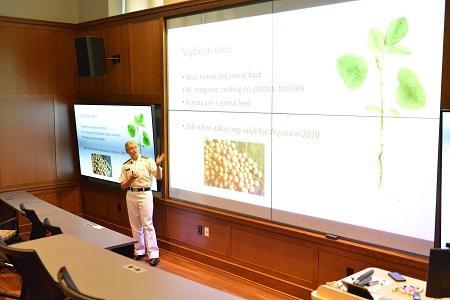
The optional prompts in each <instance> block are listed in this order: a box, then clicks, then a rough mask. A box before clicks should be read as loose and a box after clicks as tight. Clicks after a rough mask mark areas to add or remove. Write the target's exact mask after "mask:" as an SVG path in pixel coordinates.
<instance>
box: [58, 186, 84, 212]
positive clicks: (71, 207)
mask: <svg viewBox="0 0 450 300" xmlns="http://www.w3.org/2000/svg"><path fill="white" fill-rule="evenodd" d="M57 197H58V206H59V207H61V208H62V209H64V210H67V211H70V212H72V213H74V214H81V201H80V189H79V188H78V187H77V188H72V189H64V190H61V191H58V192H57Z"/></svg>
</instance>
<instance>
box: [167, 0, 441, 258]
mask: <svg viewBox="0 0 450 300" xmlns="http://www.w3.org/2000/svg"><path fill="white" fill-rule="evenodd" d="M299 2H301V1H276V2H273V3H271V2H265V3H260V4H256V5H251V6H244V7H239V8H234V9H227V10H223V11H219V12H208V13H205V14H201V15H194V16H188V17H185V18H176V19H171V20H168V26H167V27H168V35H167V38H168V86H169V102H168V106H169V139H170V141H169V147H170V148H169V150H170V157H171V160H170V175H169V176H170V183H169V188H170V190H169V193H170V197H172V198H177V199H181V200H187V201H192V202H197V203H200V204H205V205H210V206H215V207H219V208H222V209H226V210H232V211H237V212H240V213H245V214H249V215H254V216H257V217H263V218H268V219H272V220H274V221H277V222H282V223H287V224H292V225H295V226H299V227H303V228H309V229H311V230H315V231H320V232H324V233H333V234H336V235H338V236H343V237H347V238H351V239H357V240H364V241H368V242H373V243H376V244H380V245H383V246H387V247H391V248H397V249H402V250H405V251H409V252H414V253H421V254H428V249H429V248H430V247H432V245H433V240H434V219H435V202H434V201H433V199H435V194H436V174H437V170H436V167H437V153H438V152H437V151H438V138H439V136H438V129H439V110H440V93H441V66H442V48H443V29H444V12H445V7H444V3H445V1H442V0H440V1H433V2H432V3H430V2H429V1H406V0H397V1H387V0H381V1H375V0H372V1H371V0H360V1H339V3H331V2H336V1H330V4H328V5H327V4H326V2H327V1H321V3H322V5H320V6H314V7H306V4H301V3H299ZM309 5H311V4H309ZM324 20H326V21H324ZM187 145H188V146H187ZM430 200H431V201H430ZM405 222H406V223H407V224H408V226H404V224H405Z"/></svg>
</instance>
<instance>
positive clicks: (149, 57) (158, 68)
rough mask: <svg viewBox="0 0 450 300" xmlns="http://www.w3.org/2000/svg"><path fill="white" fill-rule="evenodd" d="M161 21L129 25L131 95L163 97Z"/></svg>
mask: <svg viewBox="0 0 450 300" xmlns="http://www.w3.org/2000/svg"><path fill="white" fill-rule="evenodd" d="M162 32H163V21H162V20H161V19H154V20H150V21H145V22H140V23H131V24H130V43H131V85H132V93H135V94H145V93H146V94H157V95H160V101H161V103H162V96H163V85H162V84H163V78H164V74H163V40H162Z"/></svg>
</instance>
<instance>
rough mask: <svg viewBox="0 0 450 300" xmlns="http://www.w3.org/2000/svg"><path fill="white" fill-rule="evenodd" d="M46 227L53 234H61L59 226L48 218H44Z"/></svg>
mask: <svg viewBox="0 0 450 300" xmlns="http://www.w3.org/2000/svg"><path fill="white" fill-rule="evenodd" d="M44 228H45V230H46V231H47V232H50V233H51V234H52V235H57V234H61V233H62V230H61V228H59V227H58V226H54V225H52V224H51V223H50V220H49V219H48V218H45V219H44Z"/></svg>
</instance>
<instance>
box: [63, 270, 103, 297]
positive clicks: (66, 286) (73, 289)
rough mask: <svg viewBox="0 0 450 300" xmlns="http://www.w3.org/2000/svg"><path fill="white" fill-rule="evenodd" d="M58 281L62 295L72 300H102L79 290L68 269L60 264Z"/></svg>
mask: <svg viewBox="0 0 450 300" xmlns="http://www.w3.org/2000/svg"><path fill="white" fill-rule="evenodd" d="M58 283H59V286H60V287H61V289H62V290H63V292H64V295H65V296H67V297H69V298H70V299H73V300H103V299H101V298H96V297H92V296H89V295H86V294H83V293H82V292H80V291H79V290H78V288H77V286H76V285H75V283H74V282H73V280H72V277H71V276H70V274H69V271H68V270H67V268H66V267H65V266H62V267H61V268H60V269H59V271H58Z"/></svg>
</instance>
